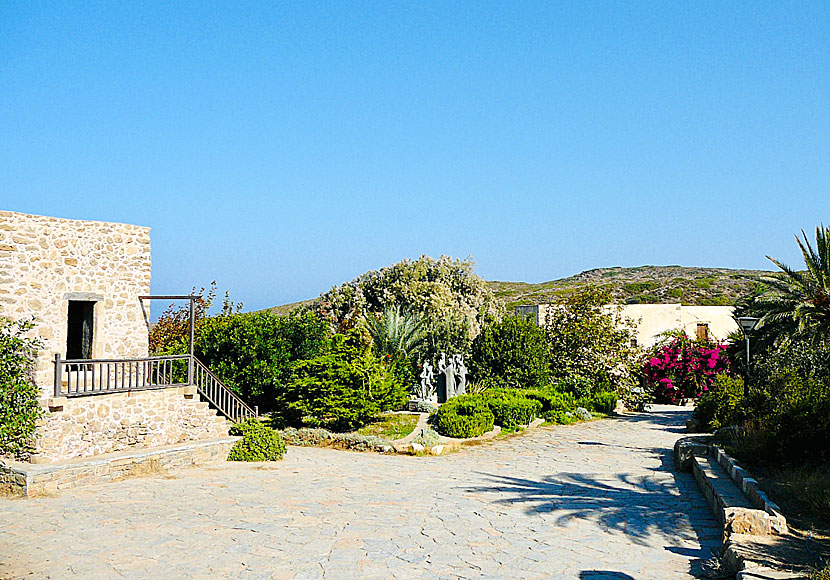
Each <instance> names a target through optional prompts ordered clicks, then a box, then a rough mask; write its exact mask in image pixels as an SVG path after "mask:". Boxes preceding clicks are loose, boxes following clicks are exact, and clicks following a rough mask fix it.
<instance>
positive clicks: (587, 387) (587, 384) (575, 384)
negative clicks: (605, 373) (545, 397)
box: [554, 376, 597, 399]
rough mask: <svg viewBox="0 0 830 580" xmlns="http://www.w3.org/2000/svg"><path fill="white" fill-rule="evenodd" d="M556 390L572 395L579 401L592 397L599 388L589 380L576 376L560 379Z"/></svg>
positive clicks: (555, 386)
mask: <svg viewBox="0 0 830 580" xmlns="http://www.w3.org/2000/svg"><path fill="white" fill-rule="evenodd" d="M554 388H555V389H556V390H557V391H560V392H563V393H570V394H571V395H573V396H574V397H576V398H577V399H582V398H584V397H590V396H591V395H592V394H593V393H594V392H595V390H596V388H597V387H596V386H595V385H594V383H593V381H591V380H589V379H586V378H584V377H578V376H574V377H568V378H565V379H560V380H559V381H557V382H556V384H555V385H554Z"/></svg>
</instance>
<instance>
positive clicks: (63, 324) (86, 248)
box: [0, 211, 151, 398]
mask: <svg viewBox="0 0 830 580" xmlns="http://www.w3.org/2000/svg"><path fill="white" fill-rule="evenodd" d="M150 263H151V260H150V229H149V228H145V227H140V226H134V225H127V224H118V223H107V222H93V221H81V220H69V219H60V218H53V217H44V216H35V215H28V214H22V213H16V212H10V211H0V316H5V317H7V318H12V319H20V318H28V317H30V316H32V315H34V316H35V317H36V324H37V328H36V330H35V331H34V332H35V333H36V334H37V335H38V336H39V337H40V338H41V339H42V340H43V348H42V349H41V351H40V354H39V356H38V361H37V363H38V364H37V373H36V380H37V384H38V385H39V386H40V387H41V389H42V391H43V395H44V398H45V397H47V396H50V395H51V394H52V392H53V391H52V389H53V372H54V364H53V360H54V355H55V353H60V354H61V357H62V358H66V333H67V311H68V304H69V300H91V301H96V305H95V309H94V318H95V325H94V330H93V345H92V357H93V358H132V357H146V356H147V351H148V346H147V336H148V332H147V325H146V321H145V315H144V312H143V311H142V308H141V304H140V303H139V300H138V297H139V296H141V295H146V294H149V293H150ZM147 316H149V306H148V307H147Z"/></svg>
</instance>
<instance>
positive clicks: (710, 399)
mask: <svg viewBox="0 0 830 580" xmlns="http://www.w3.org/2000/svg"><path fill="white" fill-rule="evenodd" d="M743 397H744V380H743V379H741V378H732V377H730V376H728V375H723V374H721V375H718V376H717V377H715V381H714V383H713V384H712V387H711V388H709V389H708V390H707V391H706V392H704V393H703V394H702V395H701V396H700V398H699V399H698V400H697V406H696V407H695V412H694V417H695V419H696V420H697V421H698V423H700V426H701V427H702V428H703V429H705V430H707V431H715V430H717V429H720V428H721V427H725V426H726V425H730V424H732V423H733V422H734V421H735V420H736V419H737V417H738V411H739V407H740V405H741V402H742V400H743Z"/></svg>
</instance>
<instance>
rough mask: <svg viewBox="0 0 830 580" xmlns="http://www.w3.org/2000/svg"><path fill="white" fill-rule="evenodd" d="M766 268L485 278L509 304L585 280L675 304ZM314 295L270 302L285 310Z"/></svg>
mask: <svg viewBox="0 0 830 580" xmlns="http://www.w3.org/2000/svg"><path fill="white" fill-rule="evenodd" d="M772 273H773V272H769V271H766V270H732V269H729V268H688V267H684V266H638V267H636V268H619V267H616V268H595V269H593V270H586V271H585V272H581V273H579V274H576V275H575V276H569V277H568V278H561V279H559V280H551V281H550V282H539V283H538V284H530V283H527V282H500V281H487V286H488V287H489V288H490V289H491V290H492V291H493V293H494V294H495V295H496V296H498V297H499V298H501V299H502V300H504V302H505V303H506V304H507V306H508V307H512V306H516V305H519V304H548V303H551V302H556V301H557V300H558V299H560V298H561V297H562V296H564V295H566V294H568V293H569V292H573V291H574V290H577V289H579V288H584V287H586V286H601V287H603V288H606V289H608V290H609V291H610V292H611V296H612V299H613V302H614V303H616V304H672V303H680V304H687V305H696V306H727V305H733V304H735V300H737V299H738V298H739V297H740V296H742V295H743V294H746V293H747V292H750V291H752V290H753V289H754V288H755V285H756V284H757V283H758V281H759V280H760V277H761V276H769V275H770V274H772ZM312 301H313V299H309V300H303V301H301V302H293V303H291V304H284V305H282V306H275V307H273V308H269V309H268V310H271V311H273V312H275V313H277V314H280V315H285V314H288V313H289V312H290V311H292V310H294V309H295V308H297V307H299V306H302V305H304V304H309V303H311V302H312Z"/></svg>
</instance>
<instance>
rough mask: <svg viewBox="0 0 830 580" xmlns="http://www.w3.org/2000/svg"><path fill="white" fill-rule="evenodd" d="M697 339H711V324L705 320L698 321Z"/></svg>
mask: <svg viewBox="0 0 830 580" xmlns="http://www.w3.org/2000/svg"><path fill="white" fill-rule="evenodd" d="M697 339H698V340H709V325H708V324H706V323H704V322H698V323H697Z"/></svg>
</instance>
